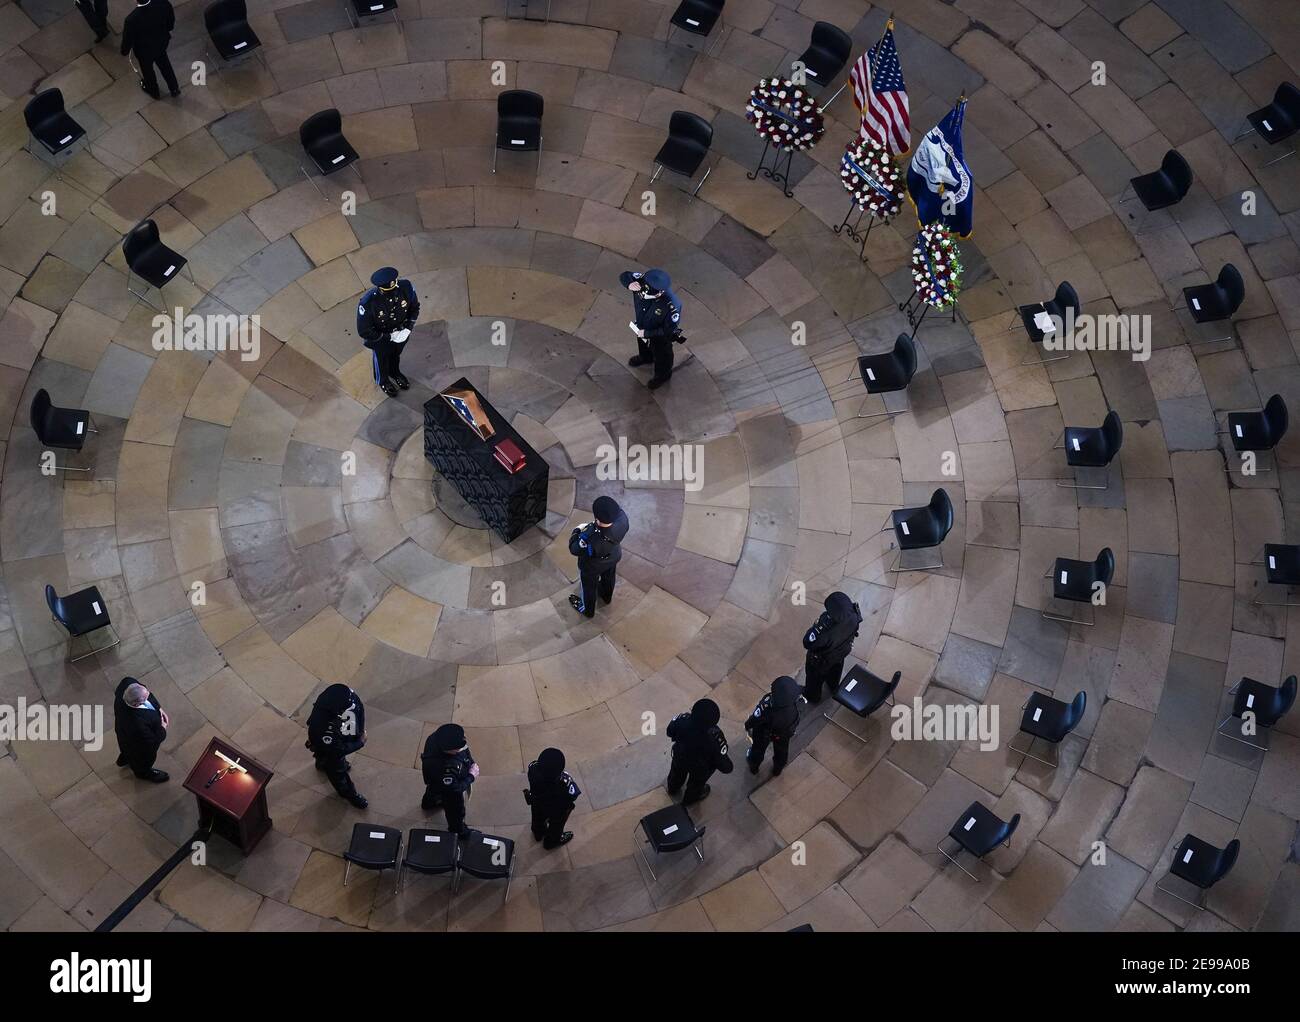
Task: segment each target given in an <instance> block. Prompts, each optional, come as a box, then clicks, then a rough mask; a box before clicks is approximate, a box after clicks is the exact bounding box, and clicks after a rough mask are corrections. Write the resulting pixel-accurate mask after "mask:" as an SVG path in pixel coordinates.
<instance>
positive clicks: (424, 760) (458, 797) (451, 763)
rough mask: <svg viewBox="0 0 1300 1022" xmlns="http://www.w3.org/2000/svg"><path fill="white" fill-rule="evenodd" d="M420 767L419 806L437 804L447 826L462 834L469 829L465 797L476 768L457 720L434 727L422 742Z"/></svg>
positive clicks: (450, 829) (476, 775) (431, 808)
mask: <svg viewBox="0 0 1300 1022" xmlns="http://www.w3.org/2000/svg"><path fill="white" fill-rule="evenodd" d="M420 767H421V771H422V772H423V774H424V799H423V800H422V801H421V802H420V807H421V808H422V809H424V810H425V811H426V812H431V811H432V810H434V809H438V808H441V809H442V810H443V812H445V813H446V814H447V829H448V830H449V831H451V832H452V833H453V834H458V835H460V836H461V837H464V836H465V835H466V834H468V833H469V828H468V827H466V826H465V800H466V797H467V796H468V795H469V789H470V785H471V784H473V783H474V779H475V778H476V777H478V772H479V771H478V764H477V763H475V762H474V757H473V756H472V755H471V754H470V751H469V743H468V742H466V741H465V729H464V728H463V727H461V726H460V725H459V724H443V725H442V726H441V727H440V728H438V730H436V731H435V732H434V733H433V734H431V735H430V736H429V738H428V740H427V741H426V742H425V743H424V752H423V753H422V754H421V755H420Z"/></svg>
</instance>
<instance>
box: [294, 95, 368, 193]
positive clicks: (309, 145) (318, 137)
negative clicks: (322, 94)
mask: <svg viewBox="0 0 1300 1022" xmlns="http://www.w3.org/2000/svg"><path fill="white" fill-rule="evenodd" d="M298 141H300V142H301V143H302V147H303V149H304V150H306V152H307V155H308V156H309V157H310V158H311V162H312V163H314V164H315V165H316V169H317V170H318V171H320V173H321V174H322V175H324V176H326V177H328V176H329V175H330V174H333V173H334V172H335V171H336V170H342V169H343V168H344V167H352V173H354V174H356V175H357V178H358V179H360V178H361V174H360V172H359V171H358V170H357V168H356V167H353V166H352V165H353V164H354V163H356V162H357V151H356V150H355V149H353V148H352V144H351V143H350V142H348V140H347V139H346V138H344V137H343V116H342V115H341V114H340V113H339V112H338V111H337V110H322V111H321V112H320V113H318V114H312V115H311V116H310V117H308V118H307V119H306V120H305V121H303V122H302V126H301V127H300V128H299V129H298ZM298 169H299V170H301V171H302V174H303V177H305V178H306V179H307V180H308V181H311V184H312V187H313V188H315V189H316V192H317V194H318V195H320V197H321V198H322V199H323V198H325V193H324V192H322V191H321V190H320V185H318V184H317V183H316V182H315V181H314V180H313V179H312V176H311V175H310V174H308V173H307V168H306V167H304V166H303V165H302V164H301V163H300V164H298Z"/></svg>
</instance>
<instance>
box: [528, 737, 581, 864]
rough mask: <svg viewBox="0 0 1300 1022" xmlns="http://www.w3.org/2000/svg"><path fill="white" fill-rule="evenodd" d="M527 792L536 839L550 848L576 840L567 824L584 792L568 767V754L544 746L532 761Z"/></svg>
mask: <svg viewBox="0 0 1300 1022" xmlns="http://www.w3.org/2000/svg"><path fill="white" fill-rule="evenodd" d="M524 794H525V795H526V796H527V798H526V801H527V802H528V804H529V805H530V806H531V807H532V810H533V839H534V840H536V841H540V842H541V843H542V847H543V848H547V849H550V848H559V847H560V845H567V844H568V843H569V842H570V841H572V840H573V831H571V830H565V829H564V823H565V821H566V820H567V819H568V818H569V814H570V813H571V812H573V804H574V803H575V802H577V801H578V796H579V795H581V794H582V792H581V791H579V790H578V785H577V784H576V783H574V780H573V778H572V777H571V776H570V775H569V774H568V772H567V771H565V769H564V753H562V752H561V751H560V750H559V749H543V750H542V754H541V755H540V756H538V757H537V758H536V759H535V760H533V762H531V763H529V764H528V791H526V792H525V793H524Z"/></svg>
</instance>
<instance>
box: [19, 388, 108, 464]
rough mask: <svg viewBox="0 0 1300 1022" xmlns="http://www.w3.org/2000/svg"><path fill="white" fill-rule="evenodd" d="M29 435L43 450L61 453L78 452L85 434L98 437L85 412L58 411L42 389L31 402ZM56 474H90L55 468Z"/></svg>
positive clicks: (83, 442) (60, 409)
mask: <svg viewBox="0 0 1300 1022" xmlns="http://www.w3.org/2000/svg"><path fill="white" fill-rule="evenodd" d="M31 421H32V432H33V433H35V434H36V439H37V440H39V441H40V442H41V443H42V444H43V445H44V446H45V447H57V448H59V449H60V450H63V451H79V450H81V448H82V447H83V446H84V445H85V443H86V434H87V433H98V432H99V430H97V429H95V428H94V425H93V423H92V421H91V418H90V412H88V411H86V410H85V409H84V408H59V407H58V406H57V405H55V404H53V403H52V402H51V401H50V395H49V392H48V391H46V390H45V388H43V387H42V388H41V389H40V390H38V391H37V392H36V396H35V397H33V398H32V407H31ZM54 468H55V470H56V471H59V472H89V471H90V469H89V468H78V467H77V466H76V465H59V464H57V463H56V464H55V465H54Z"/></svg>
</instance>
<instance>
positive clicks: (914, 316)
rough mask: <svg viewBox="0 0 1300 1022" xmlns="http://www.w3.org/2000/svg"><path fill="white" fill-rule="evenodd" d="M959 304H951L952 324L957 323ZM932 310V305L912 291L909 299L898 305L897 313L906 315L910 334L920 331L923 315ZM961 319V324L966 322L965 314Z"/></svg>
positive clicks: (955, 302) (918, 292) (919, 294)
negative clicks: (910, 329) (910, 330)
mask: <svg viewBox="0 0 1300 1022" xmlns="http://www.w3.org/2000/svg"><path fill="white" fill-rule="evenodd" d="M960 304H961V303H960V302H959V301H954V302H953V303H952V321H953V322H954V323H956V322H957V313H958V307H959V306H960ZM932 308H934V306H933V305H931V304H930V303H929V302H927V301H924V300H922V298H921V292H920V291H913V292H912V294H911V297H909V298H908V299H907V301H905V302H900V303H899V306H898V311H899V312H902V313H906V315H907V325H908V326H910V327H911V328H912V332H913V333H915V332H916V331H917V330H920V329H921V323H922V321H923V320H924V319H925V314H926V313H927V312H929V311H930V310H931V309H932ZM961 319H962V322H963V323H964V322H966V316H965V314H962V317H961Z"/></svg>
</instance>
